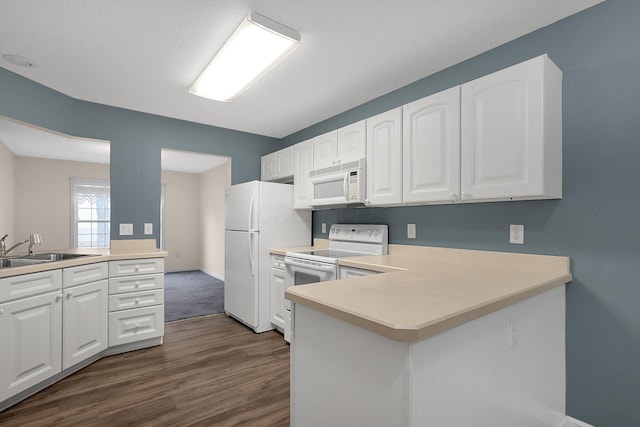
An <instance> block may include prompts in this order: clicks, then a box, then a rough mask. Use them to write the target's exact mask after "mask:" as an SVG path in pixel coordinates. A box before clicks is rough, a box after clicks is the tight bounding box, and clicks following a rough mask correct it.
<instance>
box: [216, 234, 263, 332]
mask: <svg viewBox="0 0 640 427" xmlns="http://www.w3.org/2000/svg"><path fill="white" fill-rule="evenodd" d="M258 238H259V234H258V233H255V232H246V231H229V230H227V231H226V232H225V277H224V310H225V312H226V313H227V314H229V315H231V316H233V317H235V318H236V319H238V320H240V321H242V322H243V323H245V324H247V325H249V326H251V327H253V328H255V327H256V326H257V325H258V283H259V281H258V278H259V275H258V271H259V257H258V247H259V246H258V245H259V242H258Z"/></svg>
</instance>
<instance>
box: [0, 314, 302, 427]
mask: <svg viewBox="0 0 640 427" xmlns="http://www.w3.org/2000/svg"><path fill="white" fill-rule="evenodd" d="M243 425H247V426H249V425H250V426H288V425H289V347H288V345H287V344H286V343H285V341H284V339H283V338H282V336H281V335H279V334H277V333H276V332H265V333H263V334H254V333H253V332H251V331H250V330H248V329H247V328H245V327H244V326H242V325H240V324H239V323H237V322H236V321H234V320H232V319H230V318H229V317H227V316H226V315H224V314H219V315H214V316H209V317H200V318H196V319H189V320H183V321H179V322H174V323H169V324H167V325H165V342H164V345H162V346H158V347H153V348H149V349H144V350H138V351H134V352H130V353H125V354H121V355H116V356H110V357H106V358H104V359H101V360H99V361H98V362H96V363H94V364H92V365H90V366H88V367H86V368H84V369H82V370H81V371H79V372H77V373H75V374H73V375H71V376H70V377H67V378H65V379H64V380H62V381H60V382H58V383H56V384H54V385H52V386H51V387H49V388H47V389H45V390H43V391H41V392H40V393H38V394H36V395H34V396H32V397H30V398H29V399H27V400H24V401H23V402H21V403H19V404H17V405H15V406H13V407H11V408H9V409H7V410H5V411H4V412H1V413H0V426H3V427H4V426H29V427H31V426H33V427H40V426H243Z"/></svg>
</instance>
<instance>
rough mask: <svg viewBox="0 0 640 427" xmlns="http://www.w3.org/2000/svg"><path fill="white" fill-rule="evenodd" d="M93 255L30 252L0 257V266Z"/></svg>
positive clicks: (9, 266) (23, 264) (6, 266)
mask: <svg viewBox="0 0 640 427" xmlns="http://www.w3.org/2000/svg"><path fill="white" fill-rule="evenodd" d="M88 256H95V255H93V254H65V253H59V252H47V253H42V254H31V255H24V256H19V257H10V258H0V268H11V267H24V266H25V265H35V264H43V263H46V262H53V261H62V260H65V259H74V258H81V257H88Z"/></svg>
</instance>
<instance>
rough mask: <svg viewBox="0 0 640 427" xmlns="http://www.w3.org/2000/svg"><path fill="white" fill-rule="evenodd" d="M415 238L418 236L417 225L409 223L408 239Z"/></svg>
mask: <svg viewBox="0 0 640 427" xmlns="http://www.w3.org/2000/svg"><path fill="white" fill-rule="evenodd" d="M415 238H416V225H415V224H407V239H415Z"/></svg>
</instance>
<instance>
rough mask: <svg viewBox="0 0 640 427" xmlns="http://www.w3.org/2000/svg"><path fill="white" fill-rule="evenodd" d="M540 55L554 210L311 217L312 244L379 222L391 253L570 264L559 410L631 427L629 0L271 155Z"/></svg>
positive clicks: (635, 96) (638, 202) (632, 47)
mask: <svg viewBox="0 0 640 427" xmlns="http://www.w3.org/2000/svg"><path fill="white" fill-rule="evenodd" d="M542 53H548V54H549V56H550V58H551V59H552V60H553V61H554V62H555V63H556V64H557V65H558V66H559V67H560V69H561V70H562V71H563V121H564V122H563V156H564V163H563V168H564V187H563V189H564V198H563V199H562V200H552V201H531V202H504V203H482V204H465V205H443V206H420V207H396V208H364V209H338V210H328V211H319V212H314V215H313V230H314V236H315V237H326V235H323V234H322V233H321V232H320V231H321V229H320V225H321V223H322V222H326V223H328V224H332V223H336V222H353V223H358V222H362V223H385V224H389V226H390V230H389V233H390V241H391V242H392V243H405V244H416V245H428V246H446V247H457V248H471V249H488V250H500V251H513V252H529V253H542V254H553V255H567V256H570V257H571V263H572V265H571V268H572V272H573V276H574V280H573V282H572V283H571V284H570V285H569V286H568V288H567V412H568V414H569V415H571V416H573V417H575V418H578V419H581V420H583V421H585V422H589V423H591V424H593V425H595V426H597V427H605V426H617V427H631V426H640V193H639V190H638V188H639V186H640V107H639V105H640V1H637V0H628V1H618V0H609V1H606V2H604V3H602V4H600V5H597V6H595V7H593V8H591V9H588V10H586V11H584V12H582V13H579V14H577V15H574V16H572V17H569V18H567V19H565V20H562V21H559V22H557V23H555V24H553V25H551V26H548V27H546V28H543V29H541V30H539V31H537V32H534V33H532V34H529V35H527V36H525V37H522V38H520V39H518V40H515V41H513V42H510V43H508V44H506V45H503V46H501V47H499V48H496V49H494V50H492V51H490V52H487V53H485V54H482V55H480V56H478V57H475V58H473V59H471V60H469V61H466V62H464V63H461V64H459V65H456V66H454V67H451V68H449V69H447V70H444V71H443V72H440V73H438V74H436V75H433V76H430V77H428V78H425V79H423V80H420V81H418V82H416V83H414V84H411V85H409V86H406V87H404V88H402V89H400V90H398V91H395V92H393V93H390V94H388V95H386V96H383V97H381V98H378V99H376V100H374V101H371V102H369V103H367V104H365V105H362V106H360V107H357V108H355V109H353V110H350V111H348V112H345V113H343V114H341V115H339V116H337V117H335V118H333V119H331V120H328V121H326V122H322V123H319V124H317V125H315V126H313V127H311V128H309V129H305V130H303V131H301V132H298V133H297V134H294V135H291V136H289V137H287V138H285V139H284V140H283V141H282V145H283V146H286V145H290V144H293V143H295V142H298V141H301V140H304V139H307V138H310V137H313V136H315V135H318V134H321V133H323V132H326V131H328V130H331V129H335V128H337V127H340V126H343V125H346V124H349V123H352V122H354V121H357V120H361V119H364V118H366V117H369V116H372V115H374V114H377V113H379V112H383V111H386V110H389V109H391V108H394V107H397V106H400V105H402V104H404V103H407V102H409V101H412V100H415V99H419V98H421V97H424V96H426V95H429V94H432V93H435V92H438V91H440V90H442V89H446V88H449V87H452V86H455V85H457V84H460V83H464V82H465V81H469V80H472V79H474V78H477V77H480V76H482V75H485V74H488V73H490V72H492V71H495V70H499V69H501V68H504V67H507V66H509V65H512V64H515V63H518V62H521V61H523V60H526V59H529V58H532V57H535V56H537V55H540V54H542ZM407 223H415V224H416V225H417V238H416V239H415V240H414V239H411V240H409V239H407V238H406V224H407ZM509 224H524V225H525V244H524V245H523V246H520V245H509V244H508V243H507V242H508V233H509V231H508V228H509ZM540 350H541V351H544V349H540ZM522 368H523V369H526V366H523V367H522Z"/></svg>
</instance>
